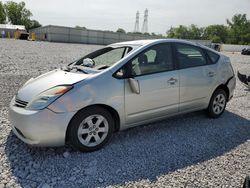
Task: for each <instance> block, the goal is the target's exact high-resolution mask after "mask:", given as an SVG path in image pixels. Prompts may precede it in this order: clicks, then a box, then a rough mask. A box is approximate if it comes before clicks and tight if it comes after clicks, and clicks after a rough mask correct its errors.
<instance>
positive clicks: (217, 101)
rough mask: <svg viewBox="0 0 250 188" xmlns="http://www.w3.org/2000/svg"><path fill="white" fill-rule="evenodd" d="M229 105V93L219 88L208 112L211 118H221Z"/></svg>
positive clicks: (211, 100) (214, 94)
mask: <svg viewBox="0 0 250 188" xmlns="http://www.w3.org/2000/svg"><path fill="white" fill-rule="evenodd" d="M226 105H227V94H226V92H225V91H224V90H223V89H217V90H216V91H215V92H214V93H213V95H212V97H211V99H210V102H209V106H208V108H207V114H208V116H209V117H211V118H219V117H220V116H221V115H222V114H223V112H224V111H225V108H226Z"/></svg>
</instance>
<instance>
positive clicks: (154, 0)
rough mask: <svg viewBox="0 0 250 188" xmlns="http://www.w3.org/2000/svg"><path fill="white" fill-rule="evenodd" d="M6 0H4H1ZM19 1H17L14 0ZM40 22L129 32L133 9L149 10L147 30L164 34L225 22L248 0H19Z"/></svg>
mask: <svg viewBox="0 0 250 188" xmlns="http://www.w3.org/2000/svg"><path fill="white" fill-rule="evenodd" d="M4 1H6V0H4ZM14 1H17V2H19V1H20V0H14ZM23 1H24V2H25V3H26V6H27V8H28V9H30V10H31V12H32V13H33V19H36V20H38V21H39V22H40V23H41V24H42V25H63V26H73V27H74V26H76V25H79V26H85V27H87V28H89V29H100V30H113V31H116V30H117V29H118V28H124V29H125V30H126V31H133V29H134V24H135V14H136V11H137V10H138V11H140V29H141V27H142V23H143V13H144V10H145V9H146V8H148V9H149V32H155V33H161V34H164V33H166V31H167V30H168V29H169V28H170V27H171V26H178V25H181V24H182V25H190V24H196V25H198V26H207V25H209V24H226V19H227V18H231V17H232V16H233V15H234V14H238V13H240V14H243V13H246V14H248V18H249V17H250V0H133V1H132V0H23Z"/></svg>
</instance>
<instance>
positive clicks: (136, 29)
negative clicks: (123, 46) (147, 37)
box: [134, 11, 140, 33]
mask: <svg viewBox="0 0 250 188" xmlns="http://www.w3.org/2000/svg"><path fill="white" fill-rule="evenodd" d="M139 19H140V13H139V11H137V13H136V21H135V28H134V32H135V33H136V32H140V29H139Z"/></svg>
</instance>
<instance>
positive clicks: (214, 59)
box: [207, 50, 220, 64]
mask: <svg viewBox="0 0 250 188" xmlns="http://www.w3.org/2000/svg"><path fill="white" fill-rule="evenodd" d="M207 55H208V57H209V58H210V60H211V61H212V63H213V64H214V63H217V61H218V60H219V58H220V56H219V55H218V54H216V53H214V52H211V51H209V50H207Z"/></svg>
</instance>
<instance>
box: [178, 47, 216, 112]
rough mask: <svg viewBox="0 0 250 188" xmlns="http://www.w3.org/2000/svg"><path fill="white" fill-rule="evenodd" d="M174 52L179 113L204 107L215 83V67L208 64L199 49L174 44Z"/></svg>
mask: <svg viewBox="0 0 250 188" xmlns="http://www.w3.org/2000/svg"><path fill="white" fill-rule="evenodd" d="M175 50H176V59H177V62H178V69H179V73H180V106H179V109H180V111H181V112H183V111H189V110H195V109H200V108H204V107H206V105H207V101H209V98H210V94H211V92H212V89H213V88H214V85H215V82H216V76H217V75H216V67H217V65H214V64H212V65H211V64H209V63H208V61H207V58H206V55H205V54H204V52H203V50H202V49H201V48H200V47H197V46H193V45H189V44H185V43H176V44H175Z"/></svg>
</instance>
